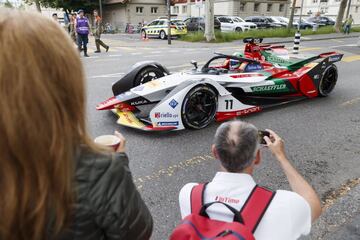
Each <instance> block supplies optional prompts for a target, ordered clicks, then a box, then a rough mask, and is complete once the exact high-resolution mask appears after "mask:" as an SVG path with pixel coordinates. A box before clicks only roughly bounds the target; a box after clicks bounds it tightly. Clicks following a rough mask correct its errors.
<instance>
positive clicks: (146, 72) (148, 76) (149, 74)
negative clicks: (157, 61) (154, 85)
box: [134, 66, 165, 87]
mask: <svg viewBox="0 0 360 240" xmlns="http://www.w3.org/2000/svg"><path fill="white" fill-rule="evenodd" d="M163 76H165V74H164V72H163V71H161V70H160V69H159V68H157V67H153V66H148V67H145V68H143V69H141V71H140V72H139V73H138V74H137V75H136V77H135V79H134V87H136V86H139V85H142V84H144V83H147V82H150V81H152V80H155V79H158V78H161V77H163Z"/></svg>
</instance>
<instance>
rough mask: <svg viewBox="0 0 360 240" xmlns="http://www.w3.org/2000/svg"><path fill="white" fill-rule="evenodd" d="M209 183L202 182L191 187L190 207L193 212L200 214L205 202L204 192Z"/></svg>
mask: <svg viewBox="0 0 360 240" xmlns="http://www.w3.org/2000/svg"><path fill="white" fill-rule="evenodd" d="M206 185H207V183H200V184H198V185H196V186H194V187H193V188H192V189H191V194H190V207H191V213H196V214H199V213H200V210H201V208H202V206H203V204H204V192H205V188H206Z"/></svg>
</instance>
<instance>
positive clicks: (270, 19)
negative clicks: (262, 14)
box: [266, 17, 288, 27]
mask: <svg viewBox="0 0 360 240" xmlns="http://www.w3.org/2000/svg"><path fill="white" fill-rule="evenodd" d="M266 19H267V20H268V21H269V22H270V23H272V24H274V25H276V26H278V27H287V25H288V24H287V23H284V22H281V21H280V20H279V19H277V18H275V17H266Z"/></svg>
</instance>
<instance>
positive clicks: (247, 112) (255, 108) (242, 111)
mask: <svg viewBox="0 0 360 240" xmlns="http://www.w3.org/2000/svg"><path fill="white" fill-rule="evenodd" d="M260 110H261V108H260V107H258V106H257V107H252V108H247V109H243V110H240V111H237V112H236V115H237V116H242V115H247V114H250V113H255V112H259V111H260Z"/></svg>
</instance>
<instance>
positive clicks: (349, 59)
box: [342, 55, 360, 62]
mask: <svg viewBox="0 0 360 240" xmlns="http://www.w3.org/2000/svg"><path fill="white" fill-rule="evenodd" d="M358 60H360V55H352V56H347V57H344V58H343V59H342V61H343V62H354V61H358Z"/></svg>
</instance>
